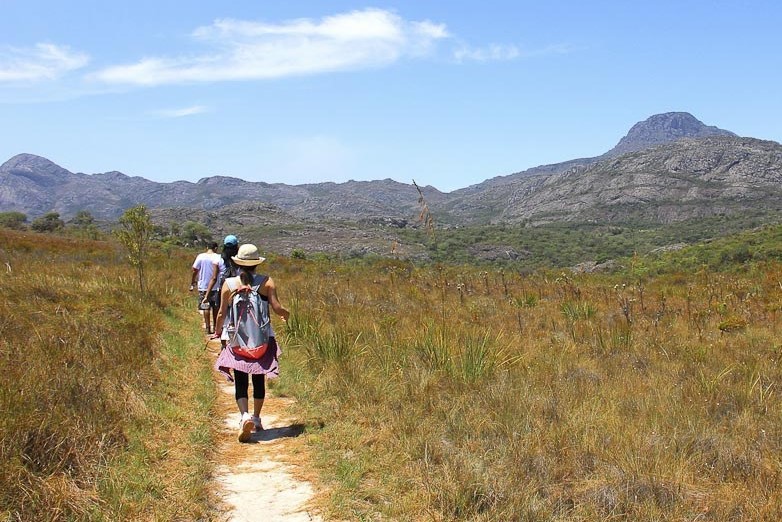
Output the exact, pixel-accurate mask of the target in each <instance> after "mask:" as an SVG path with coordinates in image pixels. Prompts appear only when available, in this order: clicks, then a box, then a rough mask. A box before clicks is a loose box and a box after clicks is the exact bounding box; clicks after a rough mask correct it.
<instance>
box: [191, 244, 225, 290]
mask: <svg viewBox="0 0 782 522" xmlns="http://www.w3.org/2000/svg"><path fill="white" fill-rule="evenodd" d="M219 263H220V254H216V253H214V252H212V253H211V254H210V253H209V252H202V253H200V254H198V255H197V256H196V258H195V261H194V262H193V268H196V269H198V291H199V292H204V291H206V289H207V288H209V281H211V280H212V276H213V275H214V273H215V270H217V266H218V264H219ZM216 286H217V285H215V288H213V289H212V290H219V289H218V288H216Z"/></svg>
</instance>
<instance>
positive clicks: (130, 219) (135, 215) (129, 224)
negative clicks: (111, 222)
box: [114, 205, 153, 294]
mask: <svg viewBox="0 0 782 522" xmlns="http://www.w3.org/2000/svg"><path fill="white" fill-rule="evenodd" d="M119 224H120V228H119V229H117V230H115V231H114V233H115V235H116V236H117V238H118V239H119V241H120V242H121V243H122V244H123V245H125V248H127V249H128V260H129V261H130V264H131V265H132V266H134V267H136V271H137V273H138V281H139V288H140V289H141V293H142V294H143V293H144V260H145V258H146V253H147V247H148V246H149V239H150V236H151V235H152V230H153V227H152V219H151V218H150V216H149V212H147V209H146V207H145V206H144V205H137V206H135V207H132V208H129V209H127V210H126V211H125V213H124V214H122V217H120V218H119Z"/></svg>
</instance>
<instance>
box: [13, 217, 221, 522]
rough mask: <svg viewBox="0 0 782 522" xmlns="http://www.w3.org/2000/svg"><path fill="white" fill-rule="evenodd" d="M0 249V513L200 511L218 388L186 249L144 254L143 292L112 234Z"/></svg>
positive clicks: (169, 514)
mask: <svg viewBox="0 0 782 522" xmlns="http://www.w3.org/2000/svg"><path fill="white" fill-rule="evenodd" d="M0 245H2V246H1V247H0V293H1V294H2V295H3V299H2V301H0V411H2V412H3V414H2V416H0V520H173V519H180V520H194V519H197V518H199V517H203V516H205V514H206V513H208V512H209V511H208V508H207V505H208V489H207V487H206V485H207V478H208V472H209V463H208V461H205V460H204V458H203V457H204V455H208V454H209V450H210V447H211V431H210V427H209V422H208V414H209V409H210V405H211V400H212V395H213V393H214V390H213V386H212V382H211V379H210V375H211V374H210V368H209V362H208V361H206V360H204V358H203V357H202V348H203V339H202V337H201V335H200V332H199V330H198V322H197V320H196V317H195V314H193V313H192V309H191V307H189V306H187V307H186V306H185V302H184V301H183V298H184V297H185V295H186V292H184V291H183V290H186V288H187V286H186V285H187V281H188V279H189V274H188V268H189V262H190V261H191V260H190V259H189V255H188V259H185V258H184V257H182V256H173V257H171V258H169V257H165V256H160V255H153V256H152V257H151V258H150V259H149V260H148V261H149V270H148V283H149V288H150V289H151V290H150V292H149V294H147V295H145V296H141V295H139V291H138V282H137V281H136V280H135V276H134V271H132V270H130V269H129V267H128V266H127V264H126V261H125V258H124V254H123V252H121V251H120V250H119V249H118V247H116V246H114V245H113V244H111V243H107V242H100V241H89V240H80V239H74V238H68V237H60V236H55V235H51V234H36V233H32V232H13V231H9V230H7V229H0ZM177 281H180V282H181V284H177ZM183 423H184V424H185V425H187V426H188V429H187V430H185V431H183V430H181V426H182V425H183Z"/></svg>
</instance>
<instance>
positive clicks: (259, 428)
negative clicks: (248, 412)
mask: <svg viewBox="0 0 782 522" xmlns="http://www.w3.org/2000/svg"><path fill="white" fill-rule="evenodd" d="M250 420H251V421H253V424H254V425H255V431H256V432H259V431H263V424H261V418H260V417H256V416H255V415H253V416H252V417H250Z"/></svg>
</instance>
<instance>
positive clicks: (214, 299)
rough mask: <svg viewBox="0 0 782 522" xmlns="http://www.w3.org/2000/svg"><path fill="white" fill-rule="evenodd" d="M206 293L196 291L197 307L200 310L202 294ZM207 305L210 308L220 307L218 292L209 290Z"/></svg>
mask: <svg viewBox="0 0 782 522" xmlns="http://www.w3.org/2000/svg"><path fill="white" fill-rule="evenodd" d="M205 295H206V291H201V290H199V291H198V309H199V310H201V309H202V308H201V302H202V301H203V300H204V296H205ZM208 303H209V306H210V308H214V309H215V310H216V309H218V308H220V292H218V291H214V292H209V301H208Z"/></svg>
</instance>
